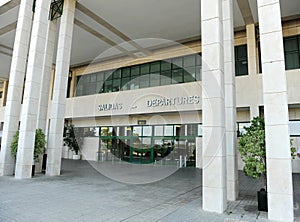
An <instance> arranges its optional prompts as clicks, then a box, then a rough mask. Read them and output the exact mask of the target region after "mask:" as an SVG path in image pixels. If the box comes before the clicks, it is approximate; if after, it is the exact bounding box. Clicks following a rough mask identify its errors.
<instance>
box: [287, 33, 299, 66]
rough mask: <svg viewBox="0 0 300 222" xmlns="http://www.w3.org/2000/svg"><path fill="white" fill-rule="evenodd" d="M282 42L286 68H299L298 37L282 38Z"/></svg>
mask: <svg viewBox="0 0 300 222" xmlns="http://www.w3.org/2000/svg"><path fill="white" fill-rule="evenodd" d="M283 43H284V55H285V67H286V69H287V70H289V69H297V68H300V64H299V62H300V61H299V59H300V53H299V47H300V46H299V37H289V38H284V41H283Z"/></svg>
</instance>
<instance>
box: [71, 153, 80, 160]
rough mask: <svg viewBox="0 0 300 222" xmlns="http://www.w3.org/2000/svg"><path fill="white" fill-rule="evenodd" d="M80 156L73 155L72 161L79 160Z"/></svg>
mask: <svg viewBox="0 0 300 222" xmlns="http://www.w3.org/2000/svg"><path fill="white" fill-rule="evenodd" d="M80 158H81V155H80V154H77V155H76V154H73V160H80Z"/></svg>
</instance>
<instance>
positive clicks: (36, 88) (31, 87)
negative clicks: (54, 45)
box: [15, 0, 51, 179]
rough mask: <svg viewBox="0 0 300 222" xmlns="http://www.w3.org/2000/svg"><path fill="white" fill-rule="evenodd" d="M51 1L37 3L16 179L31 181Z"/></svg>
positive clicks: (44, 0)
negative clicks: (29, 179)
mask: <svg viewBox="0 0 300 222" xmlns="http://www.w3.org/2000/svg"><path fill="white" fill-rule="evenodd" d="M50 2H51V0H43V1H37V2H36V7H35V15H34V20H33V25H32V34H31V41H30V48H29V56H28V64H27V73H26V84H25V91H24V99H23V107H22V114H21V125H20V134H19V143H18V152H17V161H16V172H15V178H17V179H23V178H31V168H32V162H33V151H34V141H35V131H36V123H37V111H38V106H39V97H40V86H41V76H42V75H41V73H42V71H43V59H44V54H45V45H46V36H47V25H48V22H49V20H48V14H49V8H50Z"/></svg>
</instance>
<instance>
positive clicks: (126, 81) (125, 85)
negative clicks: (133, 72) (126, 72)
mask: <svg viewBox="0 0 300 222" xmlns="http://www.w3.org/2000/svg"><path fill="white" fill-rule="evenodd" d="M121 87H122V90H129V88H130V78H129V77H126V78H122V82H121Z"/></svg>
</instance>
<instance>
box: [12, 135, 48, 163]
mask: <svg viewBox="0 0 300 222" xmlns="http://www.w3.org/2000/svg"><path fill="white" fill-rule="evenodd" d="M18 143H19V131H17V132H16V133H15V135H14V137H13V140H12V142H11V145H10V148H11V155H12V156H14V157H16V155H17V151H18ZM45 146H46V136H45V134H44V133H43V130H42V129H37V130H36V131H35V141H34V153H33V158H34V161H38V160H39V155H41V154H44V153H45Z"/></svg>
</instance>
